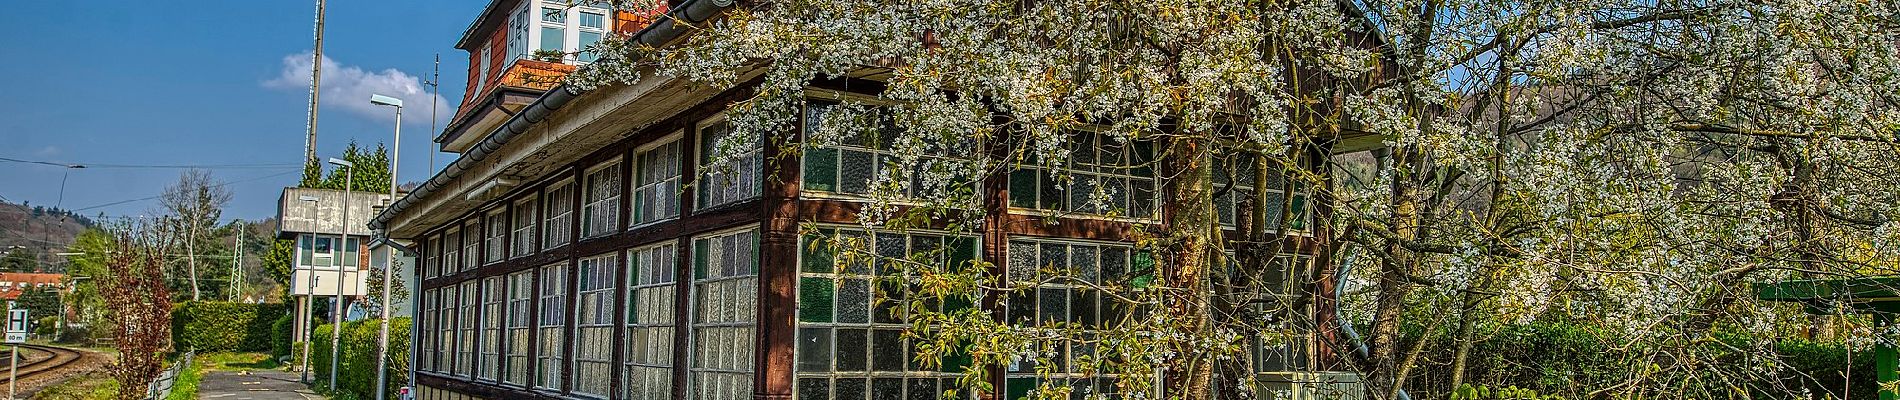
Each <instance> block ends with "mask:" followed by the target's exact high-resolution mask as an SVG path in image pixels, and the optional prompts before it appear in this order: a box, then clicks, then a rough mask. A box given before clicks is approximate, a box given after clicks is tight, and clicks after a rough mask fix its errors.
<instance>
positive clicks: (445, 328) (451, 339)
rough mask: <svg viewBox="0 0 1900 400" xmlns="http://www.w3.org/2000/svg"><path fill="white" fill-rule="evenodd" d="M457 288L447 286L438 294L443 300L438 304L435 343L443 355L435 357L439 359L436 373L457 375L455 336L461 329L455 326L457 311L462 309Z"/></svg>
mask: <svg viewBox="0 0 1900 400" xmlns="http://www.w3.org/2000/svg"><path fill="white" fill-rule="evenodd" d="M457 288H458V287H457V286H445V287H443V288H442V289H441V290H439V291H440V292H441V293H437V294H436V295H437V296H440V297H441V300H440V301H437V302H436V312H435V320H436V324H435V327H436V329H435V343H436V346H437V347H438V349H437V350H439V351H440V352H441V354H435V355H433V356H434V357H436V358H437V361H436V364H435V371H436V372H446V373H449V374H451V375H453V374H455V352H456V350H458V349H457V348H456V347H455V337H456V336H455V334H456V333H457V332H460V331H459V330H458V329H460V328H459V327H458V326H457V325H456V324H455V317H456V313H457V310H459V309H461V307H460V306H459V305H458V303H457V300H460V299H461V296H460V295H459V294H457V293H456V289H457Z"/></svg>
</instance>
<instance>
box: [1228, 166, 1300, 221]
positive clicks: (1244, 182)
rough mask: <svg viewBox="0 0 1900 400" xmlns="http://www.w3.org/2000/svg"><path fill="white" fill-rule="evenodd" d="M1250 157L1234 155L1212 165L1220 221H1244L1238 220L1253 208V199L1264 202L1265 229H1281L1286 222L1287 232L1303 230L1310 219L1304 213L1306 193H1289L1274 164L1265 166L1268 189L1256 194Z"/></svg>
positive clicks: (1254, 169) (1255, 176)
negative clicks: (1229, 159) (1232, 158)
mask: <svg viewBox="0 0 1900 400" xmlns="http://www.w3.org/2000/svg"><path fill="white" fill-rule="evenodd" d="M1254 160H1256V158H1253V157H1244V156H1243V157H1236V158H1235V159H1234V160H1233V161H1231V162H1230V161H1228V160H1216V162H1215V164H1214V210H1215V211H1216V212H1218V213H1219V214H1220V223H1221V225H1224V226H1229V227H1232V226H1236V224H1242V223H1246V221H1240V220H1239V219H1240V218H1242V216H1243V215H1245V213H1248V212H1252V211H1253V205H1254V201H1256V200H1258V201H1263V202H1264V203H1263V204H1262V210H1261V211H1264V212H1265V213H1266V215H1265V217H1266V222H1267V227H1268V229H1272V230H1276V231H1277V230H1280V225H1281V224H1282V223H1285V225H1286V228H1287V229H1286V230H1288V231H1303V230H1306V225H1307V222H1309V221H1310V219H1311V218H1312V216H1311V215H1308V213H1307V212H1306V203H1307V202H1306V194H1305V193H1299V192H1298V191H1294V193H1292V194H1288V192H1287V190H1286V187H1287V186H1286V180H1285V179H1283V178H1282V176H1281V174H1280V173H1279V171H1280V169H1279V168H1277V167H1269V168H1267V175H1266V177H1265V178H1266V179H1267V181H1266V182H1265V183H1266V187H1267V192H1266V193H1264V194H1256V193H1254V191H1255V188H1254V186H1255V184H1256V183H1258V182H1259V181H1258V179H1260V172H1259V170H1258V169H1257V168H1258V163H1257V162H1256V161H1254Z"/></svg>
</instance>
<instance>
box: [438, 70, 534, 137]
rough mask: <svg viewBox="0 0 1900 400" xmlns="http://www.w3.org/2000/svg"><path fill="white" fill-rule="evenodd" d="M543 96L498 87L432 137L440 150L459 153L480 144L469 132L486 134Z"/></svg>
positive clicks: (529, 91) (507, 87)
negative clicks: (465, 113) (440, 146)
mask: <svg viewBox="0 0 1900 400" xmlns="http://www.w3.org/2000/svg"><path fill="white" fill-rule="evenodd" d="M543 93H545V91H542V90H534V89H527V88H517V87H512V86H502V87H499V88H496V89H495V90H494V91H491V92H490V94H489V95H488V96H487V97H484V98H483V99H481V100H479V101H481V102H482V103H481V104H479V105H476V106H474V107H473V108H470V109H469V110H468V114H467V115H463V116H460V118H456V119H455V121H453V122H451V124H450V125H449V126H448V127H445V128H443V129H442V133H441V134H440V135H436V137H435V142H436V143H441V144H442V151H446V152H450V153H461V152H463V151H467V150H468V148H469V147H472V146H474V145H475V143H478V142H480V141H481V139H482V136H481V135H479V134H472V133H476V132H479V133H488V132H490V131H494V130H495V127H497V126H501V124H502V123H503V122H508V118H509V117H513V116H514V115H515V114H516V113H520V112H521V110H523V109H526V108H528V105H529V104H533V103H534V100H535V99H536V98H539V97H540V96H541V94H543Z"/></svg>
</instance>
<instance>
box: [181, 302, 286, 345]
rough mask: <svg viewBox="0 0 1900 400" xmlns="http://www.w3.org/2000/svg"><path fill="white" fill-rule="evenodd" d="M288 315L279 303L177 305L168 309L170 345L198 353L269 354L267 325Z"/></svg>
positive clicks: (195, 303) (269, 339)
mask: <svg viewBox="0 0 1900 400" xmlns="http://www.w3.org/2000/svg"><path fill="white" fill-rule="evenodd" d="M288 313H289V309H288V308H285V307H284V304H282V303H263V304H254V303H233V302H223V301H188V302H181V303H178V304H177V305H175V306H173V307H172V344H173V346H176V347H177V348H178V349H180V350H193V349H195V350H197V351H198V352H201V353H208V352H220V351H231V352H244V351H253V352H266V351H271V340H272V339H271V336H272V333H273V332H276V331H275V330H272V329H271V322H273V321H276V320H277V318H278V317H281V316H284V315H288Z"/></svg>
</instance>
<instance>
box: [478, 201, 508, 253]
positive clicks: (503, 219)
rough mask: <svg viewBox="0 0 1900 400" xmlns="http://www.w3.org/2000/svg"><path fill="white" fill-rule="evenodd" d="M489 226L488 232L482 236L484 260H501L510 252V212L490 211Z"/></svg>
mask: <svg viewBox="0 0 1900 400" xmlns="http://www.w3.org/2000/svg"><path fill="white" fill-rule="evenodd" d="M487 228H488V234H487V235H486V236H485V237H483V238H482V251H483V254H482V262H483V263H486V264H493V263H498V262H501V260H503V259H505V258H506V255H507V254H508V251H507V250H508V212H507V211H501V210H497V211H495V212H492V213H489V214H488V226H487Z"/></svg>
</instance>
